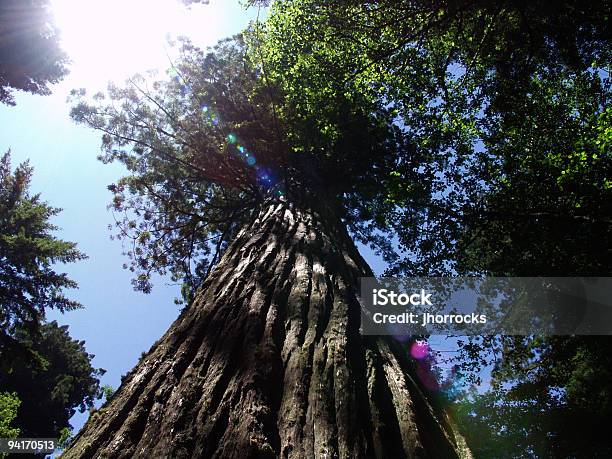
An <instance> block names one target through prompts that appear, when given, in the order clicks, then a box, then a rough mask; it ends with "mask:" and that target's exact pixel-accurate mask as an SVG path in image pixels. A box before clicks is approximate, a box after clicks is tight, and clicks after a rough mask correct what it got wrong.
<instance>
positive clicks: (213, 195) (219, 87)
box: [72, 30, 408, 300]
mask: <svg viewBox="0 0 612 459" xmlns="http://www.w3.org/2000/svg"><path fill="white" fill-rule="evenodd" d="M257 41H258V33H257V31H255V30H254V31H251V32H247V33H246V40H245V39H243V37H241V36H239V37H235V38H234V39H231V40H226V41H223V42H221V43H219V45H217V46H216V47H215V49H214V50H213V51H212V52H209V53H205V52H203V51H202V50H200V49H198V48H195V47H194V46H193V45H191V44H190V43H189V42H187V41H183V42H182V43H180V53H181V56H180V58H179V59H178V60H177V62H175V64H174V67H173V69H171V71H170V72H169V73H170V79H169V81H163V80H161V81H152V78H153V77H152V76H149V77H135V78H133V79H131V80H130V81H129V82H128V85H127V87H126V88H118V87H114V86H111V87H109V89H108V91H107V93H106V94H99V95H94V97H93V98H92V99H91V100H86V99H85V97H84V96H85V94H84V93H83V92H78V91H75V92H74V96H75V104H76V105H75V106H74V108H73V110H72V117H73V119H75V120H76V121H77V122H81V123H85V124H87V125H89V126H91V127H93V128H95V129H98V130H100V131H101V132H102V133H103V147H102V148H103V152H104V154H103V155H102V156H101V160H102V161H105V162H110V161H119V162H121V163H123V164H124V165H125V166H126V168H127V170H128V171H129V174H130V175H129V176H126V177H124V178H122V179H121V180H119V181H118V182H117V183H116V184H114V185H112V186H111V187H110V190H111V191H112V192H113V193H114V198H113V203H112V208H113V210H114V211H115V212H116V213H117V214H118V215H122V217H120V218H118V219H117V223H116V229H117V233H116V236H115V237H117V238H118V239H121V240H122V241H123V242H124V244H126V245H125V246H124V247H126V254H127V255H128V257H129V258H130V264H129V265H128V264H126V265H125V267H126V268H128V269H130V270H132V271H133V272H134V273H135V275H136V276H135V279H134V286H135V288H137V289H139V290H142V291H145V292H148V291H150V289H151V283H150V279H151V275H152V274H153V273H155V272H157V273H160V274H165V273H168V272H169V273H170V274H171V275H172V277H173V279H174V280H176V281H180V282H184V283H185V284H186V287H187V288H185V289H184V297H185V298H186V299H187V300H189V298H190V297H191V295H192V293H193V290H194V289H195V287H197V286H198V285H199V284H200V282H201V280H202V278H203V277H204V276H205V275H206V273H207V272H208V268H209V266H211V264H212V263H214V261H215V260H216V258H217V257H218V254H219V252H220V251H222V250H223V248H224V247H225V245H226V243H227V241H228V240H230V239H231V237H232V236H233V235H234V234H235V233H236V231H237V230H238V228H239V227H240V226H241V225H243V224H244V222H246V221H249V219H251V218H253V215H254V213H255V212H256V211H257V208H258V206H259V205H260V204H261V203H262V202H264V201H265V200H266V199H269V198H270V197H276V198H278V197H280V196H290V197H291V199H295V198H296V197H298V196H300V195H302V194H303V193H304V192H305V190H308V192H311V193H314V194H318V195H321V196H326V198H327V199H330V200H332V201H334V200H342V199H343V196H350V198H349V199H347V200H346V204H345V206H344V207H345V210H343V211H342V209H341V208H339V210H340V215H339V217H345V218H347V220H349V219H352V220H356V219H355V218H354V217H353V216H352V214H355V213H357V212H358V208H365V207H366V206H367V197H368V196H369V195H371V194H372V193H379V192H380V191H378V188H377V177H379V176H380V175H381V174H382V175H383V176H385V177H386V176H387V175H388V173H389V172H390V171H391V170H392V168H396V167H397V166H396V164H395V163H394V162H392V161H393V158H394V156H393V155H394V154H395V153H396V152H401V149H402V148H403V146H402V144H401V139H399V138H397V134H399V131H398V130H397V129H396V128H395V127H394V126H393V125H391V124H390V123H389V121H390V114H389V112H388V110H386V109H385V108H384V106H383V105H384V104H382V103H380V102H375V103H371V104H369V105H366V102H365V101H362V100H353V99H352V98H351V97H348V96H341V95H339V97H341V100H339V102H338V103H337V104H329V103H328V102H325V107H328V108H326V110H327V113H328V114H329V120H328V124H329V126H330V127H329V129H328V133H329V136H322V135H320V134H319V131H318V128H316V127H312V126H308V125H306V122H304V123H300V122H298V121H295V120H292V119H291V118H290V117H289V116H288V115H285V114H284V112H283V107H284V104H285V101H284V100H283V92H282V88H279V87H278V86H276V85H275V84H274V83H273V82H272V81H271V80H269V79H268V77H267V76H266V75H265V74H266V70H265V69H264V68H263V67H262V65H261V64H260V63H259V61H258V60H257V59H258V57H257V46H258V45H257ZM330 107H331V108H330ZM319 118H322V115H321V116H319ZM309 122H310V121H309ZM334 133H335V134H334ZM306 138H310V139H311V141H310V143H309V144H306V143H305V141H304V139H306ZM407 153H408V152H407ZM366 159H367V161H368V162H369V163H372V164H370V165H369V166H368V167H362V166H363V164H365V161H366ZM343 204H344V202H343ZM364 231H367V229H364Z"/></svg>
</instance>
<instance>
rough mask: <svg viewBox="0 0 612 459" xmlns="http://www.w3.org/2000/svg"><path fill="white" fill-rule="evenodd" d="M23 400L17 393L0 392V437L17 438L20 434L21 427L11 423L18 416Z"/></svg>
mask: <svg viewBox="0 0 612 459" xmlns="http://www.w3.org/2000/svg"><path fill="white" fill-rule="evenodd" d="M19 405H21V401H20V400H19V397H18V396H17V393H15V392H13V393H9V392H0V438H16V437H17V436H18V435H19V428H18V427H13V426H11V424H12V423H13V420H14V419H15V418H16V417H17V410H19Z"/></svg>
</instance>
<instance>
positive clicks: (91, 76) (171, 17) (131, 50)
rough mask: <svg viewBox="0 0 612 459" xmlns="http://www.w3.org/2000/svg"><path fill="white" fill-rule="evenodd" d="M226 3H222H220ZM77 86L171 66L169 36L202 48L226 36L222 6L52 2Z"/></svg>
mask: <svg viewBox="0 0 612 459" xmlns="http://www.w3.org/2000/svg"><path fill="white" fill-rule="evenodd" d="M219 3H220V2H219ZM51 4H52V11H53V15H54V18H55V22H56V24H57V26H58V28H59V29H60V33H61V43H62V46H63V48H64V50H65V51H66V52H67V53H68V55H69V56H70V59H71V60H72V64H71V67H70V68H71V75H70V80H71V83H72V84H73V85H74V84H78V85H80V86H85V87H91V88H98V89H99V88H100V87H101V86H103V85H105V84H106V82H107V81H108V80H114V81H117V80H123V79H125V78H127V77H129V76H131V75H132V74H134V73H136V72H144V71H146V70H150V69H165V68H168V66H169V60H168V52H169V51H168V45H167V40H168V38H175V37H177V36H179V35H185V36H189V37H190V38H192V40H193V41H194V42H195V43H197V44H198V45H200V46H209V45H211V44H213V43H214V41H215V40H216V39H219V38H221V37H220V35H221V34H222V32H223V30H222V28H221V27H220V22H222V21H223V11H222V8H221V7H220V6H219V4H217V5H215V4H214V3H213V2H211V4H210V5H197V6H192V7H190V8H187V7H186V6H185V5H184V4H182V3H180V2H179V1H178V0H155V1H151V0H51Z"/></svg>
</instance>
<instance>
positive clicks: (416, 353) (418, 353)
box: [410, 340, 429, 360]
mask: <svg viewBox="0 0 612 459" xmlns="http://www.w3.org/2000/svg"><path fill="white" fill-rule="evenodd" d="M427 354H429V345H428V344H427V341H420V340H419V341H415V342H414V343H412V346H410V355H411V356H412V358H414V359H417V360H423V359H424V358H425V357H427Z"/></svg>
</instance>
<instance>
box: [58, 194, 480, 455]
mask: <svg viewBox="0 0 612 459" xmlns="http://www.w3.org/2000/svg"><path fill="white" fill-rule="evenodd" d="M316 207H317V208H318V210H316V211H314V210H312V209H313V206H296V205H293V204H290V203H288V202H285V201H281V202H274V203H270V204H269V205H267V206H266V207H265V208H264V209H263V210H262V211H261V213H260V214H259V216H258V218H257V219H256V220H255V221H254V222H253V223H252V224H250V225H249V226H248V227H246V228H244V229H243V230H242V231H241V232H240V233H239V235H238V236H237V237H236V239H235V240H234V241H233V242H232V243H231V244H230V246H229V247H228V249H227V250H226V252H225V254H224V255H223V257H222V258H221V261H220V262H219V264H218V265H217V266H216V268H215V269H214V270H213V272H212V273H211V275H210V276H209V277H208V279H207V280H206V281H205V282H204V284H203V286H202V287H201V288H200V290H199V292H198V294H197V296H196V299H195V300H194V302H193V303H192V304H191V305H190V306H189V307H188V308H187V309H186V310H185V311H184V312H183V313H182V314H181V316H180V317H179V318H178V319H177V320H176V321H175V322H174V324H173V325H172V326H171V327H170V329H169V330H168V331H167V332H166V334H165V335H164V336H163V337H162V338H161V339H160V340H159V341H158V342H157V343H156V344H155V345H153V347H152V348H151V350H150V351H149V352H148V353H147V354H146V355H145V356H144V357H143V358H142V359H141V361H140V362H139V363H138V365H137V366H136V367H135V368H134V369H133V370H132V371H131V372H130V373H129V374H128V375H127V376H126V377H125V379H124V380H123V383H122V385H121V387H120V388H119V389H118V391H117V393H116V394H115V395H114V396H113V397H112V399H111V401H110V402H109V403H108V404H107V405H106V406H105V407H104V408H102V409H100V410H99V411H97V412H96V413H94V414H93V415H92V416H91V417H90V419H89V421H88V422H87V424H86V425H85V427H84V428H83V429H82V430H81V432H80V433H79V435H78V436H77V438H76V439H75V441H74V442H73V444H72V446H71V447H70V448H69V449H68V451H67V452H66V453H65V454H64V455H63V456H62V457H64V458H89V457H113V458H114V457H147V458H182V457H203V458H209V457H211V458H238V457H239V458H248V457H289V458H313V457H316V458H336V457H338V458H360V457H386V458H402V457H409V458H413V457H444V458H446V457H469V452H468V451H467V449H466V448H465V447H464V446H463V443H462V440H461V438H460V437H459V436H458V435H457V434H454V433H453V429H451V428H450V425H449V423H448V422H447V420H446V419H445V417H444V416H443V415H442V414H439V413H436V412H435V410H434V409H433V408H432V406H431V405H430V404H429V403H428V401H427V398H426V397H425V396H424V394H423V392H422V390H421V389H420V386H419V384H418V383H417V381H415V379H413V377H412V376H411V368H410V365H409V362H408V361H407V360H405V359H404V358H403V356H402V355H401V349H400V348H397V349H395V348H394V344H393V343H392V342H389V341H386V340H383V339H378V338H373V337H362V336H361V335H360V333H359V322H360V305H359V302H358V300H357V296H356V294H357V291H358V278H359V277H361V276H369V275H371V271H370V269H369V267H368V266H367V265H366V263H365V262H364V261H363V259H362V258H361V256H360V255H359V254H358V252H357V250H356V248H355V246H354V245H353V243H352V241H351V240H350V238H349V236H348V234H347V233H346V230H345V229H344V228H343V226H342V224H341V223H340V222H339V221H338V220H337V217H335V216H334V215H333V212H331V211H330V210H329V209H328V208H327V207H326V206H323V205H320V204H319V205H317V206H316ZM403 352H404V353H405V351H403Z"/></svg>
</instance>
